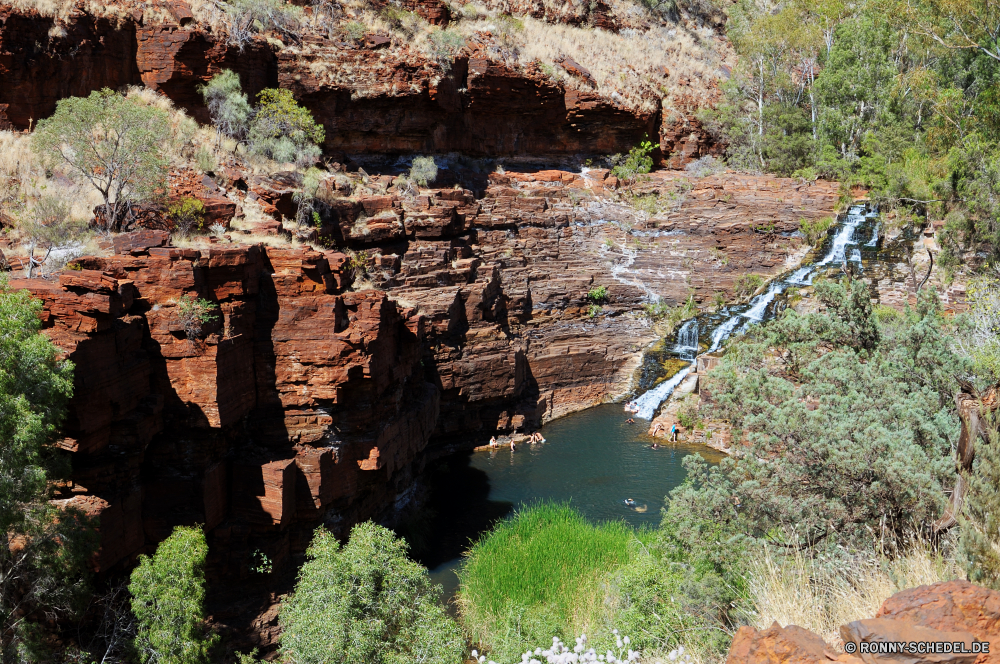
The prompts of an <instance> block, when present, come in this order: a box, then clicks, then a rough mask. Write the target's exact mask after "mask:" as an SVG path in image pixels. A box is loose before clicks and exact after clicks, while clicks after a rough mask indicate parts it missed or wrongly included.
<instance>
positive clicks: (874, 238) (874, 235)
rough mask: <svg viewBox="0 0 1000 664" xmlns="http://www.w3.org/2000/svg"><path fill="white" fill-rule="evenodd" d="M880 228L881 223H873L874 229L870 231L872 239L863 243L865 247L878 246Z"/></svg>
mask: <svg viewBox="0 0 1000 664" xmlns="http://www.w3.org/2000/svg"><path fill="white" fill-rule="evenodd" d="M881 229H882V224H875V230H873V231H872V239H870V240H868V243H867V244H865V246H866V247H877V246H878V232H879V231H880V230H881Z"/></svg>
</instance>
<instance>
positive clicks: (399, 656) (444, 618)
mask: <svg viewBox="0 0 1000 664" xmlns="http://www.w3.org/2000/svg"><path fill="white" fill-rule="evenodd" d="M406 551H407V545H406V542H405V541H403V540H401V539H397V538H396V537H395V536H394V535H393V534H392V532H391V531H389V530H386V529H385V528H383V527H381V526H377V525H375V524H373V523H371V522H368V523H362V524H359V525H357V526H355V527H354V528H353V529H352V530H351V537H350V539H349V540H348V543H347V544H346V545H345V546H344V547H343V548H341V546H340V543H339V542H338V541H337V538H336V537H334V536H333V534H332V533H330V532H329V531H328V530H326V529H324V528H319V529H318V530H317V531H316V535H315V537H314V538H313V541H312V545H311V546H310V547H309V550H308V551H307V552H306V556H307V557H308V560H307V561H306V563H305V565H303V566H302V569H301V570H300V572H299V581H298V583H297V584H296V585H295V592H294V593H293V594H292V595H291V596H290V597H289V598H288V599H287V600H286V601H285V603H284V604H283V605H282V607H281V614H280V621H281V629H282V632H281V653H282V656H283V657H285V658H287V659H288V660H290V661H293V662H295V663H296V664H405V663H409V662H427V663H428V664H458V663H459V662H461V661H462V659H463V657H462V656H463V654H464V648H465V644H464V641H463V639H462V634H461V632H460V630H459V628H458V625H457V624H456V623H455V621H454V620H453V619H451V618H450V617H448V615H447V614H446V613H445V611H444V608H443V607H442V606H441V605H440V604H439V602H438V598H439V597H440V594H441V588H440V586H433V585H431V581H430V577H429V576H428V574H427V570H426V569H425V568H424V567H422V566H421V565H419V564H418V563H415V562H413V561H411V560H409V559H408V558H407V557H406Z"/></svg>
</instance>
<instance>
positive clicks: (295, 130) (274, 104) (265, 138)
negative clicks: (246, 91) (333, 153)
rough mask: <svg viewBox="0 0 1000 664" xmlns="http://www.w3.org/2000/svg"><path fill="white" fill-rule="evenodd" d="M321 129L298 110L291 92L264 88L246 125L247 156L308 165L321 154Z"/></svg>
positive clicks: (309, 117)
mask: <svg viewBox="0 0 1000 664" xmlns="http://www.w3.org/2000/svg"><path fill="white" fill-rule="evenodd" d="M324 137H325V133H324V131H323V125H318V124H316V123H315V122H314V121H313V117H312V113H310V112H309V110H308V109H306V108H303V107H302V106H299V105H298V103H297V102H296V101H295V98H294V97H293V96H292V92H291V90H281V89H277V88H268V89H266V90H262V91H261V93H260V94H259V95H257V108H256V111H255V113H254V118H253V122H252V123H251V125H250V133H249V139H248V145H249V148H250V152H252V153H254V154H260V155H264V156H266V157H268V158H270V159H273V160H275V161H291V162H296V163H302V164H305V163H309V162H311V161H315V160H316V158H318V157H319V156H320V155H321V154H322V150H321V149H320V147H319V146H320V144H322V143H323V139H324Z"/></svg>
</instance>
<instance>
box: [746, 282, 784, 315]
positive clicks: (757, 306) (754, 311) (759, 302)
mask: <svg viewBox="0 0 1000 664" xmlns="http://www.w3.org/2000/svg"><path fill="white" fill-rule="evenodd" d="M785 288H787V284H784V283H782V282H780V281H773V282H771V286H770V287H769V288H768V289H767V292H766V293H763V294H761V295H758V296H757V297H755V298H754V299H752V300H750V308H749V309H748V310H747V311H745V312H744V313H743V314H741V315H742V316H745V317H746V318H749V319H750V320H752V321H755V322H759V321H762V320H764V313H765V312H766V311H767V306H768V305H769V304H771V303H772V302H774V298H776V297H777V296H778V293H780V292H781V291H783V290H785Z"/></svg>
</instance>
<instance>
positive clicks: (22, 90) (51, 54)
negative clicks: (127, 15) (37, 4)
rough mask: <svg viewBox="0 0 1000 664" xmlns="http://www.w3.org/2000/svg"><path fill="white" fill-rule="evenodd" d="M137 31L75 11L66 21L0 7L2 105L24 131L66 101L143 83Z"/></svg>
mask: <svg viewBox="0 0 1000 664" xmlns="http://www.w3.org/2000/svg"><path fill="white" fill-rule="evenodd" d="M135 53H136V39H135V25H134V24H133V23H132V21H128V20H127V21H124V22H122V23H120V24H119V23H116V22H115V21H114V20H113V19H107V18H96V17H93V16H90V15H88V14H85V13H83V12H81V11H75V12H74V13H73V14H72V15H71V16H70V18H69V19H68V20H59V19H55V18H51V17H43V16H41V15H39V14H38V12H37V11H34V10H31V11H26V12H22V11H18V10H15V9H14V8H12V7H11V6H9V5H0V104H7V110H6V113H7V118H8V119H9V121H10V123H11V124H13V125H14V127H16V128H18V129H25V128H27V127H28V126H29V124H31V123H32V122H35V123H37V122H38V121H39V120H41V119H42V118H46V117H48V116H49V115H51V114H52V113H53V112H54V111H55V108H56V102H57V101H59V100H60V99H63V98H65V97H72V96H76V97H86V96H87V95H88V94H90V92H91V91H93V90H100V89H101V88H111V89H118V88H120V87H122V86H125V85H135V84H138V83H141V79H140V77H139V69H138V67H137V66H136V61H135Z"/></svg>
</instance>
